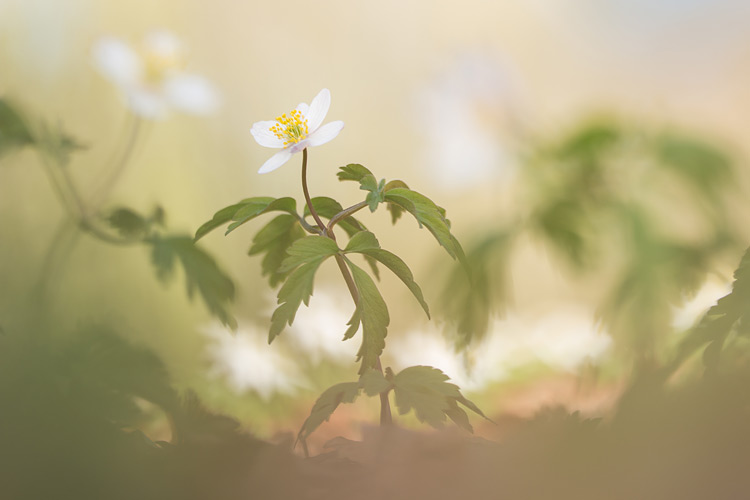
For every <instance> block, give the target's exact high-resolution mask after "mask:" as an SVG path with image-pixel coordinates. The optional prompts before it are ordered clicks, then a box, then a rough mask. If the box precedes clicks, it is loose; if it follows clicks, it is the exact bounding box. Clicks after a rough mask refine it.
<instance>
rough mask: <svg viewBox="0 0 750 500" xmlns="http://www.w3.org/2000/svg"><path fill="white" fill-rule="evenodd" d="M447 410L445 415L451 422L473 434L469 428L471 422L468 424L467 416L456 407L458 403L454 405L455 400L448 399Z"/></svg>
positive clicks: (471, 428)
mask: <svg viewBox="0 0 750 500" xmlns="http://www.w3.org/2000/svg"><path fill="white" fill-rule="evenodd" d="M447 402H448V409H447V410H445V414H446V415H447V416H448V418H450V419H451V420H453V422H454V423H455V424H456V425H457V426H459V427H461V428H462V429H464V430H466V431H469V432H471V433H473V432H474V428H473V427H472V426H471V422H469V416H468V415H467V414H466V412H465V411H463V409H461V408H460V407H459V406H458V403H456V400H455V399H451V398H448V400H447Z"/></svg>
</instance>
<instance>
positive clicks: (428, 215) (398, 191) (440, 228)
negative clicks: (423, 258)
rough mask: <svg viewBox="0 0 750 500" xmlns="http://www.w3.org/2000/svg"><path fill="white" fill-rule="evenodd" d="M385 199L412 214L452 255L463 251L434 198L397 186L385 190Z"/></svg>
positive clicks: (455, 255) (455, 256) (454, 255)
mask: <svg viewBox="0 0 750 500" xmlns="http://www.w3.org/2000/svg"><path fill="white" fill-rule="evenodd" d="M385 201H387V202H390V203H393V204H395V205H398V206H399V207H400V208H402V209H404V210H406V211H407V212H409V213H410V214H412V215H413V216H414V218H415V219H417V222H418V223H419V226H420V227H422V226H424V227H426V228H427V229H428V230H429V231H430V232H431V233H432V235H433V236H434V237H435V239H436V240H437V241H438V243H440V245H441V246H442V247H443V248H445V250H446V251H447V252H448V254H449V255H450V256H451V257H453V258H454V259H455V258H457V257H458V255H459V254H460V253H461V250H460V245H458V242H457V241H456V239H455V238H454V237H453V235H451V231H450V225H449V224H448V221H447V220H446V219H445V217H444V216H443V211H442V210H441V209H440V208H439V207H438V206H437V205H435V203H433V202H432V200H430V199H429V198H427V197H426V196H424V195H422V194H420V193H417V192H416V191H412V190H410V189H407V188H399V187H397V188H393V189H391V190H389V191H386V192H385Z"/></svg>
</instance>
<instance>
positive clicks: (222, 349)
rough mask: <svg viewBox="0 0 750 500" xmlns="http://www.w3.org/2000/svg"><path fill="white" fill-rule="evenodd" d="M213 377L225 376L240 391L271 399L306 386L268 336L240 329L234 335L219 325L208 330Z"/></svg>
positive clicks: (289, 361) (290, 361)
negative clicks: (275, 394) (275, 395)
mask: <svg viewBox="0 0 750 500" xmlns="http://www.w3.org/2000/svg"><path fill="white" fill-rule="evenodd" d="M206 334H207V335H208V336H209V337H210V338H211V339H212V341H213V342H211V343H210V344H209V346H208V353H209V357H210V360H211V365H212V367H211V374H212V375H214V376H218V377H226V379H227V381H228V382H229V384H230V385H231V386H232V388H233V389H234V390H236V391H237V392H243V391H246V390H253V391H256V392H257V393H258V394H260V396H261V397H263V398H265V399H268V398H269V397H270V396H271V395H273V394H274V393H277V392H281V393H288V394H290V393H293V392H294V391H295V389H296V388H297V387H300V386H301V385H304V383H303V377H302V375H301V374H300V373H299V370H298V369H297V367H296V365H295V364H294V363H293V362H292V360H291V359H289V358H287V357H284V356H283V355H282V354H281V353H280V352H279V350H278V349H271V348H270V346H269V345H268V343H267V342H266V335H265V333H261V332H260V331H257V332H254V331H248V330H243V329H240V330H238V331H237V332H236V333H235V334H232V333H231V332H230V331H229V330H227V329H226V328H224V327H223V326H221V325H219V324H215V325H212V326H210V327H209V328H207V329H206Z"/></svg>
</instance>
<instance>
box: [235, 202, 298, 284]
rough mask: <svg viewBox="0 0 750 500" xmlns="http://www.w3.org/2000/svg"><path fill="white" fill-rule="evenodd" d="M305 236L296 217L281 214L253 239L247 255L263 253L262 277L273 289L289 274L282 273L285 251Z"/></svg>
mask: <svg viewBox="0 0 750 500" xmlns="http://www.w3.org/2000/svg"><path fill="white" fill-rule="evenodd" d="M304 236H305V231H304V230H303V229H302V227H301V226H300V225H299V221H298V220H297V217H295V216H292V215H289V214H281V215H278V216H276V217H275V218H273V219H272V220H271V221H270V222H269V223H268V224H266V225H265V226H263V228H261V230H260V231H258V233H257V234H256V235H255V237H254V238H253V244H252V246H251V247H250V250H249V251H248V255H257V254H261V253H265V256H264V257H263V260H262V261H261V268H262V272H263V276H268V281H269V284H270V285H271V286H272V287H274V286H276V285H277V284H279V283H280V282H282V281H283V280H284V278H286V276H287V275H288V274H289V272H286V271H285V272H282V271H281V266H282V263H283V261H284V259H285V258H286V254H287V250H288V249H289V247H291V246H292V244H293V243H294V242H295V241H297V240H298V239H300V238H302V237H304Z"/></svg>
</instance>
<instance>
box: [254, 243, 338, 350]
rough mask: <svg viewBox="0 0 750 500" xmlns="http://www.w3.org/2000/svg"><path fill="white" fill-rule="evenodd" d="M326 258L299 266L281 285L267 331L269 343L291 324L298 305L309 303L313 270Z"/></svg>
mask: <svg viewBox="0 0 750 500" xmlns="http://www.w3.org/2000/svg"><path fill="white" fill-rule="evenodd" d="M326 258H327V256H324V257H319V258H318V259H316V260H312V261H310V262H307V263H306V264H303V265H301V266H299V267H298V268H297V269H295V270H294V271H293V272H292V273H291V274H290V275H289V277H288V278H287V279H286V282H284V284H283V285H282V286H281V289H280V290H279V294H278V303H279V306H278V307H277V308H276V310H275V311H274V312H273V314H272V315H271V328H270V330H269V331H268V343H269V344H270V343H271V342H273V340H274V339H275V338H276V337H277V336H278V335H279V334H280V333H281V332H282V331H283V330H284V328H285V327H286V325H291V324H292V322H293V321H294V317H295V315H296V314H297V309H299V306H300V305H301V304H302V303H303V302H304V304H305V305H308V304H309V303H310V297H311V296H312V293H313V281H314V279H315V272H316V271H317V270H318V267H320V264H322V263H323V261H324V260H325V259H326Z"/></svg>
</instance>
